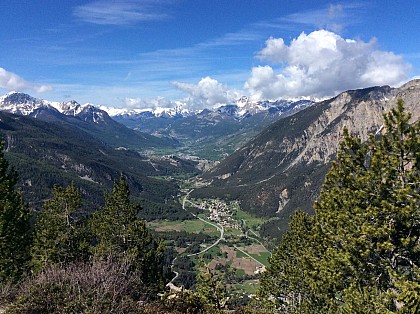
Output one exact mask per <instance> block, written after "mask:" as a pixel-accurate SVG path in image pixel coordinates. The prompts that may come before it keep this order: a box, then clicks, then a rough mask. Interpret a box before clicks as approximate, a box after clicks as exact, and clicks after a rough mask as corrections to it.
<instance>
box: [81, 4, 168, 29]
mask: <svg viewBox="0 0 420 314" xmlns="http://www.w3.org/2000/svg"><path fill="white" fill-rule="evenodd" d="M157 4H158V2H157V1H152V0H143V1H136V0H123V1H111V0H99V1H94V2H91V3H87V4H85V5H80V6H77V7H76V8H75V9H74V11H73V14H74V15H75V16H77V17H78V18H80V19H81V20H83V21H85V22H88V23H92V24H100V25H130V24H135V23H139V22H145V21H154V20H162V19H165V18H167V14H165V13H160V12H158V8H157Z"/></svg>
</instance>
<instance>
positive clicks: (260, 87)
mask: <svg viewBox="0 0 420 314" xmlns="http://www.w3.org/2000/svg"><path fill="white" fill-rule="evenodd" d="M257 58H258V59H260V60H261V61H266V62H268V63H270V64H272V65H277V66H278V68H273V67H272V66H270V65H260V66H257V67H254V68H253V69H252V71H251V77H250V78H249V79H248V80H247V82H246V83H245V88H247V89H248V90H249V92H250V93H251V94H252V95H254V97H255V98H259V99H267V98H269V99H274V98H281V97H298V96H312V97H326V96H331V95H334V94H337V93H339V92H341V91H344V90H348V89H354V88H361V87H366V86H374V85H397V84H399V83H401V82H402V81H404V80H406V79H407V73H408V72H409V70H410V65H409V64H407V63H406V62H405V61H404V60H403V58H402V56H399V55H396V54H394V53H392V52H387V51H381V50H379V49H377V44H376V40H371V41H370V42H363V41H361V40H352V39H344V38H342V37H341V36H339V35H337V34H335V33H333V32H330V31H326V30H319V31H315V32H312V33H310V34H308V35H307V34H305V33H302V34H300V35H299V36H298V37H297V38H295V39H293V40H292V41H291V43H290V45H286V44H285V42H284V40H283V39H282V38H269V39H268V40H267V41H266V47H265V48H264V49H262V50H261V51H260V52H259V53H258V55H257Z"/></svg>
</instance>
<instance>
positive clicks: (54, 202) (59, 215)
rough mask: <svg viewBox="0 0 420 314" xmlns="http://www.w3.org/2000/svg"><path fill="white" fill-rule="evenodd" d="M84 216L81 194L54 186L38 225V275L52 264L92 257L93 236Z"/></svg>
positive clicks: (71, 187)
mask: <svg viewBox="0 0 420 314" xmlns="http://www.w3.org/2000/svg"><path fill="white" fill-rule="evenodd" d="M83 218H84V217H83V216H82V201H81V197H80V192H79V190H78V189H77V188H76V187H75V186H74V184H73V183H72V184H71V185H69V186H68V187H67V188H63V187H61V186H59V185H54V188H53V196H52V198H51V199H49V200H47V201H46V202H45V203H44V210H43V211H42V212H41V213H39V214H38V217H37V220H36V224H35V236H34V245H33V247H32V264H33V268H34V271H35V272H38V271H40V270H41V269H42V268H44V267H45V266H47V265H50V264H56V263H61V264H67V263H69V262H72V261H77V260H84V259H87V257H88V248H89V232H88V230H87V225H86V223H85V220H84V219H83Z"/></svg>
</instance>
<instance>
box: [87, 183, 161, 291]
mask: <svg viewBox="0 0 420 314" xmlns="http://www.w3.org/2000/svg"><path fill="white" fill-rule="evenodd" d="M129 196H130V191H129V188H128V184H127V182H126V180H125V178H124V177H123V176H121V178H120V180H119V181H115V182H114V187H113V190H112V193H111V194H106V195H105V206H104V207H103V208H101V209H100V210H99V211H98V212H96V213H95V214H94V217H93V222H92V230H93V233H94V235H95V237H96V240H97V242H98V243H97V245H96V247H95V249H94V251H95V255H96V256H102V257H104V258H108V257H110V256H111V257H113V258H115V259H117V260H121V261H125V262H128V263H130V264H131V265H132V269H133V271H134V272H135V273H137V274H138V275H139V277H140V279H141V281H142V283H143V284H144V286H147V287H148V288H149V289H150V290H151V291H157V290H159V289H160V288H161V287H162V285H163V283H164V278H165V274H164V247H163V244H162V243H160V242H158V241H157V240H156V239H155V238H154V237H153V235H152V234H151V233H150V231H149V230H148V228H147V226H146V223H145V222H144V221H143V220H141V219H139V218H138V217H137V210H136V207H135V206H134V205H133V204H132V203H131V201H130V198H129Z"/></svg>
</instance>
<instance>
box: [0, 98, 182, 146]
mask: <svg viewBox="0 0 420 314" xmlns="http://www.w3.org/2000/svg"><path fill="white" fill-rule="evenodd" d="M0 111H5V112H10V113H13V114H17V115H24V116H28V117H32V118H36V119H39V120H42V121H46V122H54V123H59V124H62V125H67V126H71V127H73V128H77V129H79V130H83V131H85V132H87V133H89V134H91V135H92V136H94V137H96V138H98V139H100V140H101V141H103V142H104V143H106V144H108V145H110V146H113V147H125V148H132V149H135V150H139V151H141V150H144V149H147V148H156V147H158V148H161V147H175V146H177V145H178V142H177V141H176V140H175V139H172V138H167V137H156V136H152V135H150V134H147V133H142V132H139V131H136V130H133V129H130V128H127V127H125V126H124V125H122V124H120V123H118V122H116V121H115V120H114V119H112V118H111V117H110V116H109V115H108V113H107V112H106V111H104V110H101V109H100V108H98V107H97V106H94V105H91V104H85V105H80V104H79V103H77V102H76V101H74V100H72V101H68V102H54V101H47V100H43V99H39V98H34V97H32V96H30V95H27V94H23V93H17V92H11V93H8V94H6V95H4V96H2V97H0Z"/></svg>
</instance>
